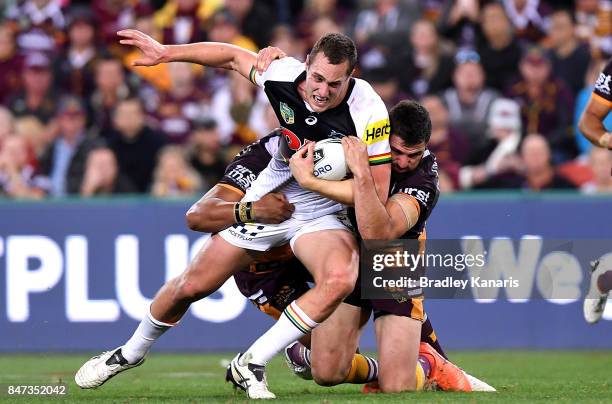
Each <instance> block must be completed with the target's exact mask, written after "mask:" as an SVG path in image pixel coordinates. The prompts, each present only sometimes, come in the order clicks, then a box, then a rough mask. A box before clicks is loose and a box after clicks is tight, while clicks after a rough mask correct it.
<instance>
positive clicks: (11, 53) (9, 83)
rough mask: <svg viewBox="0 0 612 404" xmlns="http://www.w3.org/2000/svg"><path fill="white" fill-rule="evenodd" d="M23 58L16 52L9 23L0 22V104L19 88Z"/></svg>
mask: <svg viewBox="0 0 612 404" xmlns="http://www.w3.org/2000/svg"><path fill="white" fill-rule="evenodd" d="M22 68H23V58H22V57H21V56H20V55H18V54H17V50H16V44H15V34H14V33H13V30H12V29H10V27H9V24H7V23H3V24H0V77H2V80H0V104H2V105H4V104H6V102H7V101H8V99H9V97H10V96H11V95H13V94H15V93H16V92H17V91H19V89H20V88H21V84H22V83H21V81H22V80H21V74H22V72H21V71H22Z"/></svg>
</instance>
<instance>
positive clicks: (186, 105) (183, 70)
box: [155, 63, 208, 144]
mask: <svg viewBox="0 0 612 404" xmlns="http://www.w3.org/2000/svg"><path fill="white" fill-rule="evenodd" d="M194 67H196V68H197V67H198V66H193V65H192V64H189V63H171V64H170V65H169V70H170V80H171V86H170V90H169V91H168V92H167V93H163V94H161V100H160V102H159V106H158V107H157V108H156V113H155V115H156V118H157V120H158V121H159V129H160V130H161V131H162V132H164V134H165V135H166V136H167V140H168V141H169V142H171V143H180V144H182V143H185V142H186V141H187V137H188V136H189V132H190V131H191V126H192V125H191V123H192V122H193V121H194V120H196V119H198V118H199V117H202V115H204V114H205V113H206V112H207V109H208V106H207V105H206V104H205V103H204V102H205V101H207V99H208V97H207V96H206V94H204V93H203V92H202V91H201V90H200V89H199V88H198V87H196V76H195V72H194Z"/></svg>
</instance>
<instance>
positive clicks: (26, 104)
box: [8, 53, 56, 124]
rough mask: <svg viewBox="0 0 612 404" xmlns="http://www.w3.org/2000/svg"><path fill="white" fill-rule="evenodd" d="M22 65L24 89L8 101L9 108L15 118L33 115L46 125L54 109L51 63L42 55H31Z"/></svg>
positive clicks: (53, 113)
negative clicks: (23, 66) (23, 65)
mask: <svg viewBox="0 0 612 404" xmlns="http://www.w3.org/2000/svg"><path fill="white" fill-rule="evenodd" d="M24 64H25V69H24V72H23V84H24V88H23V90H22V91H20V92H19V93H17V94H16V95H15V96H14V97H12V98H11V99H10V100H9V103H8V105H9V108H10V109H11V111H13V114H14V115H15V116H16V117H20V116H25V115H34V116H35V117H36V118H38V119H39V120H40V121H41V122H43V123H45V124H46V123H48V122H49V120H50V119H51V118H52V117H53V116H54V115H55V109H56V100H55V95H54V93H53V88H52V84H53V73H52V72H51V62H50V60H49V57H48V56H47V55H45V54H44V53H31V54H29V55H27V56H26V58H25V62H24Z"/></svg>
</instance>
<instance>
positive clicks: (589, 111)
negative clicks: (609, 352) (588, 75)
mask: <svg viewBox="0 0 612 404" xmlns="http://www.w3.org/2000/svg"><path fill="white" fill-rule="evenodd" d="M611 110H612V58H610V59H609V60H608V62H607V63H606V66H605V67H604V69H603V71H602V72H601V73H600V74H599V77H598V78H597V81H596V82H595V86H594V88H593V93H592V94H591V99H590V100H589V103H588V104H587V106H586V109H585V110H584V112H583V114H582V117H581V118H580V122H579V127H580V130H581V131H582V133H584V136H585V137H586V138H587V139H588V140H589V141H590V142H591V143H593V145H595V146H597V147H603V148H605V149H608V150H612V128H606V127H605V126H604V120H605V119H606V117H607V116H608V114H609V113H610V111H611ZM610 175H612V168H611V172H610ZM610 290H612V257H611V256H610V255H609V254H607V255H606V256H604V257H601V258H600V259H598V260H596V261H594V262H592V263H591V283H590V287H589V291H588V292H587V295H586V297H585V299H584V304H583V313H584V319H585V320H586V321H587V322H588V323H590V324H595V323H596V322H598V321H599V320H601V317H602V315H603V312H604V310H605V308H606V303H607V302H608V298H609V296H610Z"/></svg>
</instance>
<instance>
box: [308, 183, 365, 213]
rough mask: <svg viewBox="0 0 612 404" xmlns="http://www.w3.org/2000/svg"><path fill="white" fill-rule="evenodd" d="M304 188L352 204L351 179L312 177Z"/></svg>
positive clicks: (345, 203)
mask: <svg viewBox="0 0 612 404" xmlns="http://www.w3.org/2000/svg"><path fill="white" fill-rule="evenodd" d="M305 188H306V189H308V190H309V191H313V192H316V193H317V194H319V195H321V196H324V197H326V198H329V199H331V200H333V201H336V202H339V203H342V204H344V205H348V206H353V203H354V199H353V180H352V179H348V180H343V181H327V180H321V179H318V178H314V179H312V180H311V181H310V182H309V183H308V185H307V186H305Z"/></svg>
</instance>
